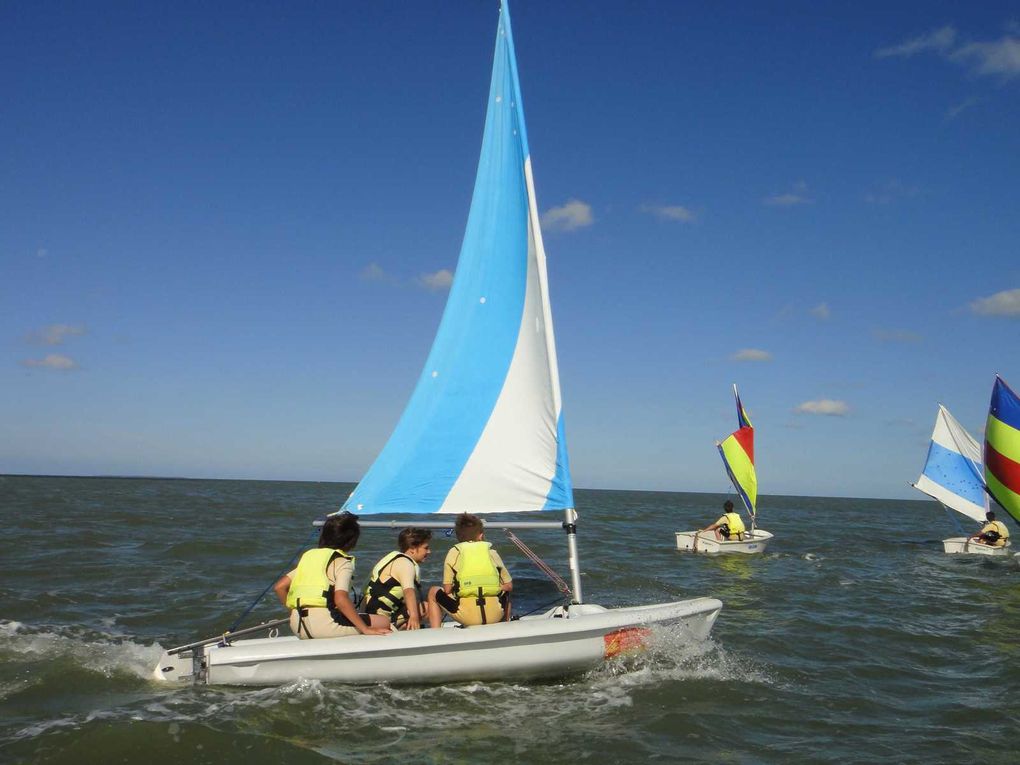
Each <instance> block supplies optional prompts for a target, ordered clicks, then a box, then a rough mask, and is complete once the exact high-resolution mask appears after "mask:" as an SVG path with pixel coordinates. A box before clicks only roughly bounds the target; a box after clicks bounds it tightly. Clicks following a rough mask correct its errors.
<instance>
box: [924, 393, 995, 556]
mask: <svg viewBox="0 0 1020 765" xmlns="http://www.w3.org/2000/svg"><path fill="white" fill-rule="evenodd" d="M911 485H912V486H913V487H914V488H915V489H917V490H918V491H920V492H922V493H924V494H927V495H928V496H929V497H931V498H932V499H934V500H935V501H936V502H938V503H939V504H940V505H941V506H942V508H943V509H944V510H945V511H946V512H947V513H949V517H950V519H951V520H952V521H953V523H954V525H955V526H956V528H957V529H958V530H959V531H960V533H961V534H965V532H964V530H963V528H962V527H961V526H960V522H959V520H958V518H957V516H963V517H964V518H967V519H968V520H970V521H974V522H977V523H978V524H983V523H984V522H985V515H986V514H987V513H988V509H989V505H988V491H987V489H986V485H985V481H984V465H983V460H982V454H981V447H980V445H979V444H978V442H977V440H975V438H974V437H973V436H971V434H970V433H968V432H967V430H966V429H965V428H964V427H963V426H962V425H961V424H960V423H959V422H958V421H957V420H956V418H955V417H953V415H952V414H950V412H949V410H948V409H947V408H946V407H945V406H943V405H942V404H939V410H938V414H937V415H936V416H935V429H934V430H933V431H932V434H931V443H930V444H929V446H928V456H927V457H926V459H925V462H924V468H923V469H922V471H921V475H920V477H919V478H918V479H917V481H915V482H914V483H913V484H911ZM954 513H955V515H954ZM978 528H980V525H979V526H977V527H975V529H974V530H975V531H977V529H978ZM1010 547H1011V544H1010V543H1009V542H1008V541H1007V543H1006V544H1005V545H1004V546H998V547H996V546H993V545H988V544H984V543H983V542H979V541H977V540H976V539H972V538H971V537H970V536H956V537H950V538H948V539H943V540H942V549H943V550H944V551H945V552H946V553H947V554H950V555H991V556H1004V555H1009V554H1011V552H1012V550H1010Z"/></svg>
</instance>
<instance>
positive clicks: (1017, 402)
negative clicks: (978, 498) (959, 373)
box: [984, 375, 1020, 523]
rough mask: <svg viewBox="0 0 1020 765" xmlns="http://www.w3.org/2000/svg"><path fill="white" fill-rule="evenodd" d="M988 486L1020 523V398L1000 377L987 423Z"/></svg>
mask: <svg viewBox="0 0 1020 765" xmlns="http://www.w3.org/2000/svg"><path fill="white" fill-rule="evenodd" d="M984 463H985V484H986V486H987V487H988V493H989V494H991V495H992V498H993V499H995V501H996V502H998V503H999V504H1000V505H1002V507H1003V509H1004V510H1005V511H1006V512H1008V513H1009V514H1010V515H1011V516H1013V519H1014V520H1016V521H1017V522H1018V523H1020V397H1018V396H1017V394H1016V393H1014V392H1013V390H1012V389H1011V388H1010V387H1009V386H1008V385H1007V384H1006V381H1005V380H1003V379H1002V378H1001V377H999V376H998V375H996V376H995V385H994V386H993V387H992V400H991V404H990V405H989V407H988V421H987V422H986V423H985V448H984Z"/></svg>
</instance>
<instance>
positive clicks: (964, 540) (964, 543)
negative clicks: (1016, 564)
mask: <svg viewBox="0 0 1020 765" xmlns="http://www.w3.org/2000/svg"><path fill="white" fill-rule="evenodd" d="M1012 548H1013V545H1012V543H1011V542H1006V544H1005V546H1004V547H992V546H991V545H984V544H981V543H980V542H977V541H975V540H973V539H971V538H970V537H950V538H949V539H943V540H942V549H943V550H945V551H946V553H947V554H949V555H992V556H996V557H1006V556H1008V555H1012V554H1013V549H1012Z"/></svg>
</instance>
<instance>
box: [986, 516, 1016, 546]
mask: <svg viewBox="0 0 1020 765" xmlns="http://www.w3.org/2000/svg"><path fill="white" fill-rule="evenodd" d="M986 531H994V532H997V533H998V535H999V538H998V539H997V540H996V541H995V542H993V545H994V546H995V547H1005V546H1006V540H1007V539H1009V529H1007V528H1006V524H1005V523H1003V522H1002V521H991V522H990V523H988V524H987V525H986V526H985V527H984V528H983V529H981V533H985V532H986Z"/></svg>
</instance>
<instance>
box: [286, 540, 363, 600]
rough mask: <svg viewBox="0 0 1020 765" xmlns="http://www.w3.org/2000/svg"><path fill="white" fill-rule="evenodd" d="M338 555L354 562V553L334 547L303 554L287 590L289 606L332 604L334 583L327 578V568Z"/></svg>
mask: <svg viewBox="0 0 1020 765" xmlns="http://www.w3.org/2000/svg"><path fill="white" fill-rule="evenodd" d="M338 557H339V558H347V560H349V561H351V562H352V563H353V562H354V556H353V555H348V554H347V553H345V552H344V551H343V550H334V549H333V548H332V547H316V548H315V549H314V550H308V551H307V552H306V553H305V554H304V555H302V556H301V560H299V561H298V564H297V570H296V571H295V572H294V578H293V579H291V581H290V589H289V590H287V608H298V607H301V608H327V607H328V606H330V605H332V602H331V601H332V598H333V585H331V584H330V583H329V579H327V578H326V569H327V568H329V564H330V563H332V562H333V559H334V558H338Z"/></svg>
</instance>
